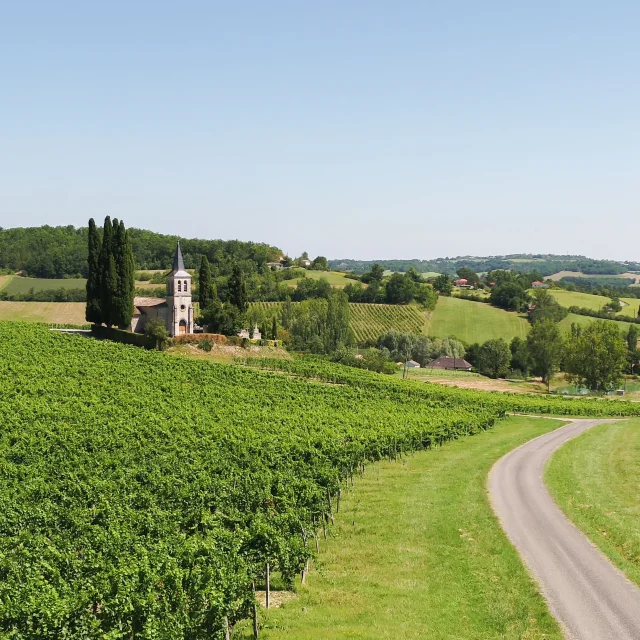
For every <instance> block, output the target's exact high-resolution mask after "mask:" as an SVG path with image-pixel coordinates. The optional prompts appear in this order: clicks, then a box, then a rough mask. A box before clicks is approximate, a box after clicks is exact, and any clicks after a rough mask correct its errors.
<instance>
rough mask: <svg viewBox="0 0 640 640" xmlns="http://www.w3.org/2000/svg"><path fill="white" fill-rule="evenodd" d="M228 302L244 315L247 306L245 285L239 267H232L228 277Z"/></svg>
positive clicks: (236, 265)
mask: <svg viewBox="0 0 640 640" xmlns="http://www.w3.org/2000/svg"><path fill="white" fill-rule="evenodd" d="M228 287H229V302H230V303H231V304H232V305H233V306H234V307H236V309H238V311H240V313H245V312H246V311H247V308H248V307H249V304H248V302H247V283H246V282H245V279H244V273H243V272H242V269H241V268H240V265H238V264H235V265H233V270H232V271H231V276H230V277H229V284H228Z"/></svg>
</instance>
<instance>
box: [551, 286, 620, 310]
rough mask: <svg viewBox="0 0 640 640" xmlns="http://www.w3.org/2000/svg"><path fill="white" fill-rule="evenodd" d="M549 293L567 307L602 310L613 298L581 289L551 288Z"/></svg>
mask: <svg viewBox="0 0 640 640" xmlns="http://www.w3.org/2000/svg"><path fill="white" fill-rule="evenodd" d="M549 293H550V294H551V295H552V296H553V297H554V298H555V299H556V300H557V301H558V303H559V304H560V305H561V306H563V307H565V308H567V309H568V308H569V307H584V308H586V309H592V310H593V311H600V309H602V307H604V305H605V304H608V303H609V302H611V298H605V297H604V296H594V295H592V294H590V293H580V292H579V291H564V290H563V289H549Z"/></svg>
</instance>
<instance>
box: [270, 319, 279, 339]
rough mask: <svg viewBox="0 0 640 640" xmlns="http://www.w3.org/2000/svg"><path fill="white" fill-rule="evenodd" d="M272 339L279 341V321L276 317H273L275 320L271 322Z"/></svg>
mask: <svg viewBox="0 0 640 640" xmlns="http://www.w3.org/2000/svg"><path fill="white" fill-rule="evenodd" d="M271 339H272V340H277V339H278V320H277V318H276V317H275V315H274V316H273V319H272V321H271Z"/></svg>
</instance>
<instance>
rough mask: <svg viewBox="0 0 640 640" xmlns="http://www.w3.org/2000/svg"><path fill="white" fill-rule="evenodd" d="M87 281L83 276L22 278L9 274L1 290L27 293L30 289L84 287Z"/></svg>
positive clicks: (10, 292) (12, 292)
mask: <svg viewBox="0 0 640 640" xmlns="http://www.w3.org/2000/svg"><path fill="white" fill-rule="evenodd" d="M86 284H87V281H86V280H85V279H84V278H61V279H54V278H23V277H22V276H10V280H9V282H8V283H6V284H5V285H4V288H3V290H4V291H6V292H7V293H8V294H22V293H29V291H30V290H31V289H33V290H34V292H37V291H49V290H51V289H84V288H85V286H86ZM0 288H2V287H1V283H0Z"/></svg>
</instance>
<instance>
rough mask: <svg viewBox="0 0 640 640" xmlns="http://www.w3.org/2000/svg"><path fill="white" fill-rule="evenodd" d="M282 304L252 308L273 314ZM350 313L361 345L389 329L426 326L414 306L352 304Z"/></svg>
mask: <svg viewBox="0 0 640 640" xmlns="http://www.w3.org/2000/svg"><path fill="white" fill-rule="evenodd" d="M280 304H281V303H280V302H254V303H252V304H251V307H252V308H254V309H259V310H261V311H262V312H267V313H272V312H274V311H275V309H277V308H278V306H279V305H280ZM294 304H295V303H294ZM349 311H350V313H351V328H352V329H353V333H354V334H355V338H356V341H357V342H358V343H359V344H362V343H365V342H376V341H377V340H378V338H379V337H380V335H381V334H383V333H384V332H385V331H389V329H396V330H397V331H405V332H408V333H424V328H425V326H426V316H425V314H424V312H422V311H420V309H419V308H418V307H413V306H403V305H390V304H365V303H351V304H350V305H349Z"/></svg>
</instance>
